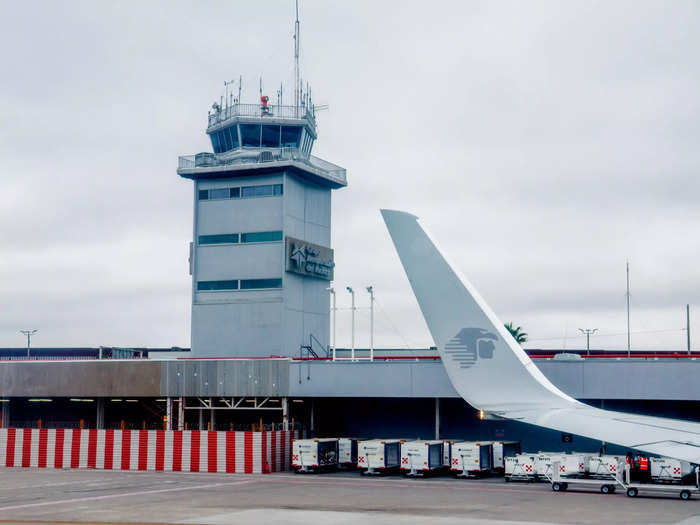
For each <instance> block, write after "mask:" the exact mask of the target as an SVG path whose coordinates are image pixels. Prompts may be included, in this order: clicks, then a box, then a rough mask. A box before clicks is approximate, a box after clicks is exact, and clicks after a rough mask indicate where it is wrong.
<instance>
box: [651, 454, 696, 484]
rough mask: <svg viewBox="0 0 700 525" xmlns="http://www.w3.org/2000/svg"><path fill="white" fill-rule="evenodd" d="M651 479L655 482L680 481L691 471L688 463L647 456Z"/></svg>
mask: <svg viewBox="0 0 700 525" xmlns="http://www.w3.org/2000/svg"><path fill="white" fill-rule="evenodd" d="M649 462H650V463H651V480H652V481H654V482H656V483H682V481H683V478H684V477H686V476H687V475H688V474H691V473H692V472H693V470H692V467H691V466H690V463H688V462H687V461H680V460H678V459H671V458H649Z"/></svg>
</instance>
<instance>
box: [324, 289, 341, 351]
mask: <svg viewBox="0 0 700 525" xmlns="http://www.w3.org/2000/svg"><path fill="white" fill-rule="evenodd" d="M326 290H328V292H330V294H331V323H332V330H331V332H332V337H333V339H332V341H331V345H332V349H333V361H335V357H336V356H335V316H336V312H337V311H338V308H337V307H336V305H335V288H333V287H331V288H326Z"/></svg>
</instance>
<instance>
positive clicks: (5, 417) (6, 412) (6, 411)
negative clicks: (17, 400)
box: [0, 399, 10, 428]
mask: <svg viewBox="0 0 700 525" xmlns="http://www.w3.org/2000/svg"><path fill="white" fill-rule="evenodd" d="M0 405H1V408H0V410H2V428H8V427H9V426H10V400H9V399H8V400H7V402H5V403H0Z"/></svg>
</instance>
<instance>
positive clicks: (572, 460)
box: [559, 453, 590, 477]
mask: <svg viewBox="0 0 700 525" xmlns="http://www.w3.org/2000/svg"><path fill="white" fill-rule="evenodd" d="M589 457H590V456H588V455H586V454H578V453H572V454H563V455H562V456H561V457H560V463H559V473H560V474H561V475H562V476H564V477H566V476H585V475H586V473H587V472H588V460H589Z"/></svg>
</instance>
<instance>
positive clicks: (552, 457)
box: [535, 452, 565, 481]
mask: <svg viewBox="0 0 700 525" xmlns="http://www.w3.org/2000/svg"><path fill="white" fill-rule="evenodd" d="M564 454H565V453H564V452H538V453H537V456H536V457H535V475H536V476H537V479H539V480H546V481H549V479H550V478H551V477H552V464H553V463H554V462H555V461H559V462H561V457H562V456H563V455H564Z"/></svg>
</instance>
